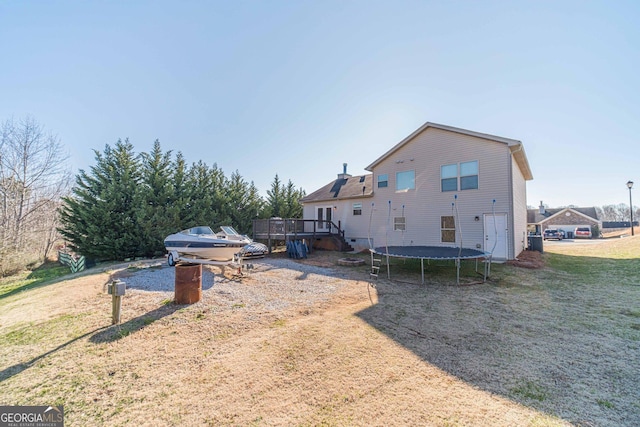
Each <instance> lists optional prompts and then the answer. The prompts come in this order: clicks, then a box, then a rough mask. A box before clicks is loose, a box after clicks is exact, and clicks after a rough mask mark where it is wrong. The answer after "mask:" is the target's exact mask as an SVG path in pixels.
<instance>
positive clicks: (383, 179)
mask: <svg viewBox="0 0 640 427" xmlns="http://www.w3.org/2000/svg"><path fill="white" fill-rule="evenodd" d="M388 185H389V175H387V174H386V173H385V174H384V175H378V188H383V187H387V186H388Z"/></svg>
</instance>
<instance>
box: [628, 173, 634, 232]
mask: <svg viewBox="0 0 640 427" xmlns="http://www.w3.org/2000/svg"><path fill="white" fill-rule="evenodd" d="M627 188H628V189H629V212H630V213H631V235H632V236H633V235H634V233H633V202H632V201H631V188H633V181H627Z"/></svg>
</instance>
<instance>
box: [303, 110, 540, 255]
mask: <svg viewBox="0 0 640 427" xmlns="http://www.w3.org/2000/svg"><path fill="white" fill-rule="evenodd" d="M366 170H367V171H370V172H371V174H367V175H362V176H351V175H349V174H347V170H346V165H345V168H344V170H343V173H341V174H339V175H338V177H337V179H336V180H334V181H332V182H330V183H329V184H327V185H326V186H324V187H322V188H320V189H319V190H317V191H314V192H313V193H311V194H309V195H308V196H306V197H305V198H303V199H302V203H303V206H304V218H305V219H317V220H322V221H328V220H331V221H333V222H334V223H338V222H340V224H341V227H342V229H343V230H344V232H345V238H346V240H347V242H349V243H350V244H351V246H353V247H354V248H355V249H356V250H363V249H368V248H370V247H376V246H385V245H388V246H449V247H465V248H473V249H480V250H483V251H486V252H493V257H494V259H513V258H515V257H516V256H517V255H518V254H519V253H520V252H521V251H522V250H524V249H525V248H526V245H527V236H526V233H527V204H526V181H527V180H531V179H533V176H532V174H531V169H530V167H529V163H528V160H527V156H526V154H525V151H524V147H523V145H522V142H520V141H517V140H514V139H509V138H503V137H499V136H494V135H488V134H483V133H479V132H474V131H469V130H465V129H459V128H455V127H451V126H445V125H440V124H436V123H429V122H427V123H425V124H424V125H423V126H421V127H420V128H419V129H417V130H416V131H415V132H413V133H412V134H411V135H409V136H407V137H406V138H405V139H403V140H402V141H400V142H399V143H398V144H396V145H395V146H393V147H392V148H391V149H390V150H389V151H387V152H386V153H384V154H383V155H382V156H380V157H379V158H378V159H376V160H375V161H374V162H373V163H371V164H370V165H369V166H367V168H366ZM327 224H328V223H327Z"/></svg>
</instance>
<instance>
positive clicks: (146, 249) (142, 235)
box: [0, 117, 305, 277]
mask: <svg viewBox="0 0 640 427" xmlns="http://www.w3.org/2000/svg"><path fill="white" fill-rule="evenodd" d="M94 153H95V164H94V165H93V166H91V167H90V168H89V169H88V170H87V171H84V170H81V171H80V172H79V173H78V175H76V177H75V184H74V179H73V174H72V173H71V171H70V167H69V162H68V155H67V154H66V151H65V149H64V146H63V145H62V143H61V142H60V140H59V139H58V137H57V136H55V135H53V134H52V133H50V132H47V131H46V130H45V128H44V126H43V125H41V124H40V123H38V122H37V121H36V120H35V119H34V118H32V117H26V118H24V119H20V120H14V119H13V118H12V119H9V120H5V121H4V122H1V123H0V277H3V276H6V275H9V274H13V273H15V272H17V271H20V270H23V269H25V268H33V267H35V266H37V265H39V264H40V263H41V262H43V261H44V260H46V259H47V257H48V256H50V255H51V254H52V253H53V249H54V246H55V245H60V244H61V243H62V242H63V241H66V243H67V244H68V245H69V246H70V247H71V248H72V249H73V250H75V251H77V252H78V253H80V254H82V255H85V256H87V257H90V258H95V259H123V258H129V257H146V256H154V255H159V254H162V253H164V245H163V239H164V238H165V237H166V236H167V235H169V234H171V233H175V232H177V231H180V230H182V229H185V228H189V227H192V226H194V225H208V226H211V227H212V228H214V229H215V228H216V227H217V226H219V225H232V226H234V227H235V228H236V229H237V230H238V231H239V232H241V233H246V234H248V233H250V232H251V228H252V221H253V219H256V218H269V217H272V216H279V217H288V218H300V217H302V206H301V205H300V203H299V200H300V199H301V198H302V197H304V195H305V193H304V190H302V189H301V188H296V187H295V186H294V184H293V183H292V182H291V181H289V182H288V183H286V184H284V183H283V182H282V181H281V180H280V178H279V177H278V175H276V176H275V178H274V180H273V182H272V184H271V188H270V189H269V190H268V191H267V197H266V198H263V197H261V196H260V194H259V192H258V189H257V188H256V186H255V185H254V183H253V182H247V181H245V180H244V179H243V178H242V176H241V175H240V173H239V172H238V171H236V172H234V173H232V174H231V175H230V176H226V175H225V174H224V173H223V171H222V170H221V169H220V168H218V167H217V165H216V164H214V165H213V166H209V165H207V164H206V163H204V162H202V161H198V162H195V163H193V164H187V162H186V160H185V158H184V156H183V155H182V154H181V153H177V154H174V153H173V152H171V151H163V150H162V148H161V146H160V143H159V142H158V141H156V142H155V143H154V146H153V149H152V150H151V151H150V152H148V153H140V154H136V153H135V152H134V149H133V146H132V145H131V143H129V141H128V140H125V141H124V142H123V141H118V142H117V143H116V144H115V145H114V146H113V147H111V146H109V145H106V146H105V149H104V150H103V151H97V150H96V151H94Z"/></svg>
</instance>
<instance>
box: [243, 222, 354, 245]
mask: <svg viewBox="0 0 640 427" xmlns="http://www.w3.org/2000/svg"><path fill="white" fill-rule="evenodd" d="M298 234H301V235H309V234H311V235H312V236H314V237H315V236H316V235H329V234H337V235H339V236H341V237H342V238H344V230H342V228H341V223H340V221H338V224H336V223H334V222H333V221H326V220H317V219H299V218H269V219H254V220H253V238H254V239H272V238H273V239H279V238H282V240H287V239H289V238H292V237H293V238H294V239H295V238H297V235H298Z"/></svg>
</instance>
